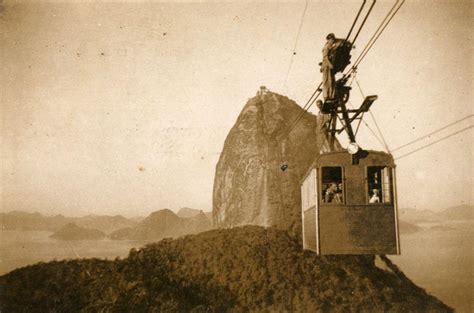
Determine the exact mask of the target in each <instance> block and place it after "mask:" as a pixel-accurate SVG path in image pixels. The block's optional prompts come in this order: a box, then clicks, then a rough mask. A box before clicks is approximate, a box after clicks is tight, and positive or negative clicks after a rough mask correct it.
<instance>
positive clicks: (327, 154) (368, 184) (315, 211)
mask: <svg viewBox="0 0 474 313" xmlns="http://www.w3.org/2000/svg"><path fill="white" fill-rule="evenodd" d="M375 2H376V0H373V1H372V4H371V6H370V7H369V9H368V11H367V12H366V14H365V17H364V18H363V20H362V22H361V24H360V26H359V27H358V30H357V31H356V34H355V36H354V38H352V39H351V38H350V36H351V34H352V31H353V30H354V27H355V26H356V24H357V22H358V19H359V17H360V14H361V12H362V11H363V9H364V6H365V3H366V1H363V3H362V4H361V7H360V9H359V11H358V13H357V15H356V17H355V20H354V22H353V23H352V26H351V28H350V30H349V33H348V34H347V36H346V38H345V39H344V40H342V39H336V37H335V36H334V34H332V33H331V34H329V35H328V36H327V37H326V39H328V40H330V39H333V40H334V41H333V43H332V46H331V49H335V50H333V51H329V53H328V55H327V56H328V57H329V58H330V62H331V64H332V68H331V72H330V76H331V78H332V79H324V77H325V75H327V73H326V72H324V73H323V81H322V82H321V83H320V84H319V86H318V87H316V90H315V91H314V92H313V94H312V95H311V97H310V98H309V100H308V101H307V103H306V104H305V106H304V107H303V111H302V113H301V114H300V115H299V116H297V118H296V119H295V121H294V122H293V123H292V124H291V127H290V129H289V133H290V132H291V131H292V130H293V129H294V128H295V127H296V126H297V124H298V122H299V121H300V119H301V116H302V114H303V113H304V112H305V111H307V110H308V109H309V108H310V107H311V105H312V104H313V103H315V102H316V100H317V98H318V97H319V95H321V93H322V91H323V90H322V89H321V88H320V87H321V86H323V87H324V88H326V90H334V95H333V98H329V97H327V98H325V99H324V102H323V101H320V100H319V101H320V102H319V104H318V107H319V109H320V112H321V114H325V115H326V117H327V118H326V117H325V118H324V119H323V120H324V121H326V124H325V126H324V127H325V128H326V131H327V134H328V143H329V144H328V145H327V146H328V147H329V148H328V149H334V147H335V145H334V143H335V140H336V134H340V133H342V132H345V133H346V134H347V136H348V138H349V145H348V147H347V149H346V150H341V151H320V153H319V154H318V155H316V156H315V159H314V161H313V163H312V165H311V166H310V168H309V169H308V170H307V172H306V174H305V176H303V179H302V180H301V182H300V187H301V218H302V237H303V247H304V249H307V250H312V251H314V252H316V253H317V254H319V255H327V254H400V240H399V230H398V216H397V189H396V175H395V162H394V159H393V157H392V155H391V154H390V153H385V152H380V151H371V150H369V151H367V150H364V149H362V148H361V147H359V145H358V144H357V142H356V135H357V130H358V129H359V126H360V122H361V121H362V118H363V116H364V114H365V113H366V112H368V111H369V110H370V108H371V106H372V105H373V103H374V102H375V101H376V100H377V98H378V96H377V95H370V96H367V97H365V98H364V100H363V102H362V104H361V105H360V106H359V108H354V109H348V108H347V106H346V103H347V102H348V101H349V97H350V91H351V86H350V84H348V82H349V79H350V78H351V77H353V78H354V79H355V75H356V72H357V68H358V65H359V64H360V63H361V62H362V60H363V59H364V58H365V56H366V55H367V52H368V51H369V50H370V49H371V47H372V46H373V45H374V43H375V42H376V41H377V39H378V38H379V37H380V35H381V33H382V32H383V31H384V29H385V28H386V27H387V25H388V24H389V23H390V21H391V20H392V18H393V17H394V16H395V14H396V13H397V12H398V10H399V9H400V8H401V6H402V5H403V3H404V1H402V2H399V1H397V2H396V3H395V4H394V5H393V7H392V8H391V9H390V11H389V12H388V14H387V16H386V17H385V18H384V20H383V21H382V22H381V24H380V25H379V27H378V28H377V30H376V31H375V32H374V34H373V35H372V37H371V38H370V40H369V41H368V42H367V44H366V46H365V48H364V49H363V50H362V52H361V53H360V55H359V56H358V58H357V59H356V60H355V62H354V64H353V65H352V66H351V67H350V69H349V70H348V71H346V72H345V73H343V72H344V71H345V68H346V67H347V66H348V65H349V64H351V53H350V52H351V50H352V49H353V48H354V44H355V41H356V39H357V37H358V36H359V34H360V32H361V30H362V28H363V26H364V25H365V22H366V21H367V18H368V16H369V15H370V13H371V11H372V9H373V7H374V5H375ZM325 49H326V47H325ZM321 64H322V63H320V65H321ZM324 69H325V70H327V69H328V68H327V67H325V68H324ZM337 73H343V76H342V78H340V79H338V80H337V81H334V80H335V75H336V74H337ZM326 78H327V77H326ZM328 84H334V85H328ZM329 87H330V88H329ZM361 93H362V92H361ZM326 94H328V93H326ZM354 121H359V124H358V125H357V127H356V129H355V131H354V129H353V127H352V123H353V122H354ZM338 125H340V127H339V128H338ZM326 148H327V147H326ZM326 148H324V149H326ZM387 151H388V148H387ZM288 168H289V167H288V165H287V164H283V165H282V166H281V170H282V171H286V170H287V169H288Z"/></svg>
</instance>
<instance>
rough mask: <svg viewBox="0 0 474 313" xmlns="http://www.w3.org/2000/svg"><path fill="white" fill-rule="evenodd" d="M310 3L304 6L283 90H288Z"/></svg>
mask: <svg viewBox="0 0 474 313" xmlns="http://www.w3.org/2000/svg"><path fill="white" fill-rule="evenodd" d="M308 2H309V0H306V3H305V5H304V10H303V14H302V15H301V21H300V26H299V28H298V33H297V34H296V40H295V45H294V46H293V51H292V53H291V58H290V64H289V65H288V70H287V72H286V77H285V83H284V85H283V88H286V83H287V82H288V76H289V75H290V70H291V66H292V65H293V58H294V57H295V55H296V47H297V45H298V40H299V38H300V34H301V28H302V27H303V22H304V17H305V15H306V9H307V8H308Z"/></svg>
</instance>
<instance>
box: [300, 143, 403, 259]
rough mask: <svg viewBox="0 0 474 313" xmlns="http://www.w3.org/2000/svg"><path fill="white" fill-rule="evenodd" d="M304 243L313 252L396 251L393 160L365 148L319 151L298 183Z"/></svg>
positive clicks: (359, 252) (357, 252) (396, 231)
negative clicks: (355, 155)
mask: <svg viewBox="0 0 474 313" xmlns="http://www.w3.org/2000/svg"><path fill="white" fill-rule="evenodd" d="M301 196H302V201H301V205H302V218H303V223H302V224H303V246H304V249H308V250H313V251H315V252H316V253H317V254H320V255H321V254H399V253H400V246H399V236H398V220H397V198H396V185H395V163H394V161H393V158H392V156H391V155H390V154H387V153H384V152H377V151H369V153H368V156H367V157H365V158H363V159H361V160H360V161H359V164H356V165H353V164H352V157H351V155H350V154H349V153H348V152H347V151H341V152H329V153H323V154H320V155H318V157H317V158H316V160H315V161H314V163H313V165H312V166H311V168H310V169H309V170H308V173H307V174H306V176H305V178H304V179H303V181H302V184H301Z"/></svg>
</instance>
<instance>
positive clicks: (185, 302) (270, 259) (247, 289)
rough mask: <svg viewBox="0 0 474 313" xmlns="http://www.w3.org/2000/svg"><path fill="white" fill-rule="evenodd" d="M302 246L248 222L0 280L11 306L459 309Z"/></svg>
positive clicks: (393, 278) (369, 260) (360, 260)
mask: <svg viewBox="0 0 474 313" xmlns="http://www.w3.org/2000/svg"><path fill="white" fill-rule="evenodd" d="M386 262H387V264H388V266H389V267H390V268H391V270H390V271H387V270H383V269H381V268H379V267H377V266H375V265H374V257H373V256H361V255H359V256H350V255H346V256H323V257H318V256H317V255H316V254H314V253H312V252H309V251H303V250H302V247H301V244H300V243H299V241H298V240H297V239H295V238H294V237H292V236H290V235H289V234H288V233H287V232H285V231H281V230H277V229H272V228H271V229H264V228H262V227H257V226H245V227H240V228H234V229H220V230H212V231H208V232H205V233H201V234H199V235H189V236H186V237H181V238H179V239H176V240H171V239H165V240H162V241H160V242H158V243H154V244H150V245H147V246H146V247H144V248H143V249H132V251H130V254H129V256H128V258H126V259H123V260H120V259H117V260H115V261H104V260H98V259H91V260H70V261H55V262H50V263H46V264H36V265H33V266H28V267H25V268H22V269H18V270H15V271H13V272H11V273H9V274H7V275H5V276H2V277H1V278H0V290H1V294H0V309H1V311H2V312H78V311H81V312H329V311H331V312H349V311H350V312H451V311H452V310H451V309H450V308H449V307H447V306H446V305H444V304H443V303H441V302H440V301H438V300H437V299H436V298H434V297H432V296H430V295H428V294H427V293H426V292H425V291H424V290H422V289H421V288H419V287H417V286H416V285H414V284H413V283H412V282H411V281H410V280H409V279H407V278H406V277H405V276H404V275H403V274H402V273H401V272H400V271H398V269H397V268H396V267H395V266H394V265H393V264H391V262H390V261H389V260H388V259H386Z"/></svg>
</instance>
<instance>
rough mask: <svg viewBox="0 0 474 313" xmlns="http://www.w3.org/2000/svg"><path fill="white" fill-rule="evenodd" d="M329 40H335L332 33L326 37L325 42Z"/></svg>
mask: <svg viewBox="0 0 474 313" xmlns="http://www.w3.org/2000/svg"><path fill="white" fill-rule="evenodd" d="M329 39H336V36H334V34H333V33H330V34H328V35H327V36H326V40H329Z"/></svg>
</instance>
